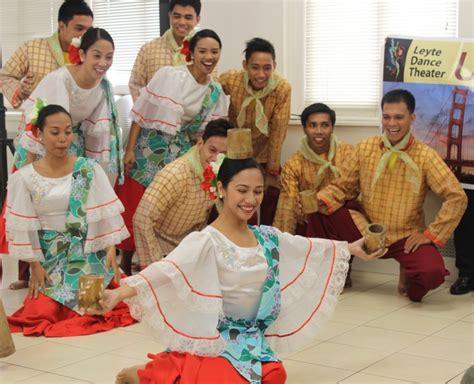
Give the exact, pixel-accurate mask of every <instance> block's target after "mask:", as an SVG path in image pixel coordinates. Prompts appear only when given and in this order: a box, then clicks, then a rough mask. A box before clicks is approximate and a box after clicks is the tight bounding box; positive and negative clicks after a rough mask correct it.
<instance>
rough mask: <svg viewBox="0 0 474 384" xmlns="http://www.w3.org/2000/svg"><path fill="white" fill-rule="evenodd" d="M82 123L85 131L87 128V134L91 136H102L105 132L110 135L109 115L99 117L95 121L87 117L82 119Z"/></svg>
mask: <svg viewBox="0 0 474 384" xmlns="http://www.w3.org/2000/svg"><path fill="white" fill-rule="evenodd" d="M81 125H82V126H83V129H84V131H86V129H87V134H88V135H89V136H102V135H103V134H107V135H109V133H110V118H109V116H105V117H102V118H98V119H97V120H96V122H95V123H94V122H93V121H90V120H88V119H85V120H83V121H82V123H81Z"/></svg>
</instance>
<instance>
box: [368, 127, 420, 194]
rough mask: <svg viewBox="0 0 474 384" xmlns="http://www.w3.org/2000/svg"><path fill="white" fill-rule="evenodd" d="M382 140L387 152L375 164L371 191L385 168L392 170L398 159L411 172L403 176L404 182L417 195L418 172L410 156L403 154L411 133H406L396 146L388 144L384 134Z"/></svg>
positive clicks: (418, 185)
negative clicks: (406, 182)
mask: <svg viewBox="0 0 474 384" xmlns="http://www.w3.org/2000/svg"><path fill="white" fill-rule="evenodd" d="M382 138H383V145H384V147H385V148H386V149H387V151H386V152H385V153H384V154H383V155H382V157H381V158H380V160H379V163H378V164H377V168H376V169H375V175H374V178H373V180H372V189H374V187H375V184H377V180H378V179H379V178H380V176H381V175H382V172H383V171H384V170H385V168H387V166H388V168H389V169H392V168H393V166H394V165H395V163H396V161H397V159H398V158H400V160H401V161H403V162H404V163H405V164H406V165H407V171H409V170H411V172H407V173H406V174H405V178H406V180H407V181H408V182H409V183H410V184H411V185H412V188H413V191H414V192H416V193H418V191H419V190H420V185H421V178H420V170H419V168H418V166H417V165H416V163H415V162H414V161H413V159H412V158H411V157H410V155H408V153H406V152H404V149H406V147H407V144H408V143H409V141H410V138H411V133H410V132H408V133H407V134H406V135H405V137H404V138H403V139H402V141H400V142H399V143H398V144H396V145H392V144H391V143H390V140H389V139H388V138H387V135H385V134H384V135H383V136H382Z"/></svg>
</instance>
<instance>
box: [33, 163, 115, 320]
mask: <svg viewBox="0 0 474 384" xmlns="http://www.w3.org/2000/svg"><path fill="white" fill-rule="evenodd" d="M94 163H95V161H94V160H91V159H86V158H83V157H80V158H78V159H77V161H76V163H75V165H74V169H73V173H72V181H71V196H70V199H69V211H68V213H67V216H66V231H65V232H58V231H53V230H40V231H38V235H39V240H40V245H41V249H42V251H43V254H44V258H45V261H44V262H42V263H41V265H42V266H43V268H44V269H45V270H46V272H47V273H48V275H49V276H50V277H51V280H52V281H53V283H52V285H50V286H48V287H47V288H46V290H45V292H44V294H45V295H47V296H49V297H50V298H52V299H53V300H55V301H57V302H59V303H61V304H63V305H65V306H67V307H68V308H70V309H72V310H74V311H76V312H78V313H79V310H78V305H77V289H78V285H79V277H80V276H82V275H85V274H89V273H94V274H97V275H101V276H104V284H105V286H107V285H109V283H110V281H111V280H112V277H113V274H112V273H111V272H108V271H107V270H106V268H105V261H106V257H105V256H106V252H105V250H101V251H99V252H93V253H85V252H84V244H85V240H86V235H87V213H86V205H87V199H88V196H89V191H90V187H91V183H92V179H93V177H94Z"/></svg>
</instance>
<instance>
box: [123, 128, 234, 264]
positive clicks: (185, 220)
mask: <svg viewBox="0 0 474 384" xmlns="http://www.w3.org/2000/svg"><path fill="white" fill-rule="evenodd" d="M233 127H234V126H233V125H232V124H231V123H230V122H229V121H227V120H225V119H216V120H212V121H210V122H209V123H208V124H207V126H206V129H205V130H204V134H203V136H202V138H201V139H199V140H198V143H197V144H196V145H195V146H194V147H192V148H191V149H190V151H189V152H188V153H186V154H185V155H183V156H181V157H180V158H178V159H176V160H175V161H173V162H171V163H170V164H168V165H167V166H165V167H164V168H163V169H162V170H161V171H160V172H158V173H157V174H156V176H155V178H154V180H153V181H152V183H151V184H150V185H149V187H148V188H147V189H146V191H145V194H144V195H143V197H142V199H141V201H140V203H139V204H138V208H137V210H136V212H135V215H134V216H133V230H134V235H135V245H136V252H137V256H138V260H139V263H140V267H141V268H142V269H143V268H145V267H146V266H148V265H149V264H151V263H153V262H155V261H158V260H160V259H161V258H163V257H164V256H166V255H167V254H168V253H170V252H171V251H172V250H173V249H174V248H175V247H176V246H177V245H178V244H179V242H180V241H181V240H182V239H183V238H184V237H185V236H186V235H187V234H189V233H190V232H193V231H199V230H201V229H202V228H203V227H204V226H206V224H207V221H208V218H209V213H210V210H211V208H212V207H213V205H214V202H215V201H214V200H211V199H210V197H209V194H208V192H207V191H205V190H204V189H203V188H202V187H201V183H202V182H203V181H204V177H203V171H204V169H205V168H206V167H207V166H208V165H209V163H210V162H213V161H216V158H217V155H219V154H220V153H225V152H226V150H227V130H228V129H230V128H233ZM126 272H127V271H126Z"/></svg>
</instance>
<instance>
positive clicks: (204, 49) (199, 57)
mask: <svg viewBox="0 0 474 384" xmlns="http://www.w3.org/2000/svg"><path fill="white" fill-rule="evenodd" d="M220 57H221V48H220V46H219V42H218V41H217V40H215V39H213V38H212V37H203V38H202V39H199V40H198V42H197V44H196V47H195V48H194V51H193V52H192V58H193V64H192V65H193V67H194V69H195V70H196V72H197V73H198V74H203V75H204V74H205V75H210V74H211V73H212V71H214V68H215V67H216V65H217V63H218V62H219V58H220Z"/></svg>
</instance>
